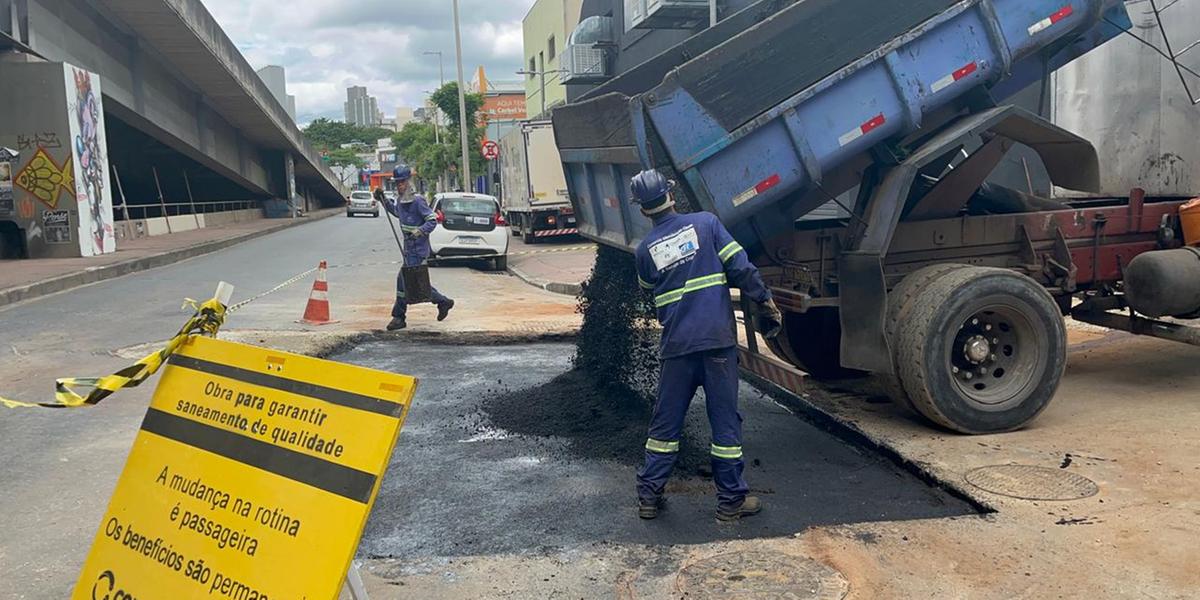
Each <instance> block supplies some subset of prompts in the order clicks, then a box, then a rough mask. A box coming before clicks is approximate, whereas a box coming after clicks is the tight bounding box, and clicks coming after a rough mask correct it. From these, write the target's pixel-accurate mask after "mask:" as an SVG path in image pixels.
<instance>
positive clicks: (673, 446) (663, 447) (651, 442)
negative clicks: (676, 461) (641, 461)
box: [646, 438, 679, 454]
mask: <svg viewBox="0 0 1200 600" xmlns="http://www.w3.org/2000/svg"><path fill="white" fill-rule="evenodd" d="M646 449H647V450H649V451H651V452H658V453H661V454H671V453H674V452H679V440H676V441H674V442H664V441H662V440H656V439H654V438H649V439H647V440H646Z"/></svg>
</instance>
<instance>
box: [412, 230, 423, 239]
mask: <svg viewBox="0 0 1200 600" xmlns="http://www.w3.org/2000/svg"><path fill="white" fill-rule="evenodd" d="M411 237H412V238H413V239H420V238H423V237H425V232H424V231H421V230H420V229H418V230H416V231H414V232H412V234H411Z"/></svg>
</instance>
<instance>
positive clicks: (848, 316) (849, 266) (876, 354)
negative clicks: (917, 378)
mask: <svg viewBox="0 0 1200 600" xmlns="http://www.w3.org/2000/svg"><path fill="white" fill-rule="evenodd" d="M838 279H839V280H840V282H841V288H842V290H843V292H842V294H841V310H840V311H839V313H840V318H841V321H842V350H841V362H842V366H843V367H846V368H849V369H861V370H863V371H871V372H873V373H891V372H892V352H891V349H890V347H889V346H888V340H887V335H886V334H885V333H884V318H885V317H884V316H885V315H886V314H887V283H886V281H885V280H884V278H883V260H882V259H881V258H880V257H879V255H877V254H843V255H842V256H841V257H840V258H839V259H838Z"/></svg>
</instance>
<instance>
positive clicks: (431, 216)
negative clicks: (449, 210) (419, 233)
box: [425, 213, 437, 221]
mask: <svg viewBox="0 0 1200 600" xmlns="http://www.w3.org/2000/svg"><path fill="white" fill-rule="evenodd" d="M425 220H426V221H436V220H437V215H435V214H433V213H429V214H427V215H425Z"/></svg>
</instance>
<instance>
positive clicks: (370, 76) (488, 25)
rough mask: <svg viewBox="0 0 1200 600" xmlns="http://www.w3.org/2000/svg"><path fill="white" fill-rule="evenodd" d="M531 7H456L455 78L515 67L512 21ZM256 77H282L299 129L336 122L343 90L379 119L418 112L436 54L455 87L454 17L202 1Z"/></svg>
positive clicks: (433, 3)
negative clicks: (264, 72) (373, 105)
mask: <svg viewBox="0 0 1200 600" xmlns="http://www.w3.org/2000/svg"><path fill="white" fill-rule="evenodd" d="M533 2H534V0H460V4H461V6H460V13H459V15H460V18H461V21H462V33H463V41H462V45H463V72H464V76H465V77H466V78H467V79H473V78H474V74H475V71H476V69H477V67H478V66H479V65H483V67H484V68H485V70H486V71H487V73H488V76H489V77H490V78H491V79H496V80H500V79H515V78H516V76H515V75H513V72H514V71H516V70H518V69H520V68H521V66H522V60H521V56H522V54H523V51H522V37H521V19H522V18H523V17H524V16H525V14H526V13H527V12H528V10H529V7H530V6H531V5H532V4H533ZM204 4H205V6H206V7H208V10H209V11H210V12H211V13H212V14H213V16H214V17H215V18H216V19H217V22H218V23H220V24H221V27H222V28H223V29H224V30H225V33H226V34H227V35H229V37H230V39H232V40H233V42H234V43H235V44H236V45H237V46H238V48H239V49H240V50H241V51H242V54H244V55H245V56H246V60H248V61H249V62H250V64H251V65H252V66H254V67H255V68H259V67H263V66H265V65H269V64H276V65H282V66H283V67H284V68H285V69H287V80H288V91H289V93H291V94H295V96H296V111H297V116H298V120H299V121H300V122H302V123H303V122H308V121H311V120H313V119H315V118H317V117H329V118H334V119H341V118H342V103H343V102H344V101H345V98H346V88H347V87H349V86H351V85H365V86H367V89H368V91H369V92H370V93H371V95H373V96H375V97H377V98H378V99H379V107H380V110H382V111H384V113H385V114H389V115H390V114H392V113H393V111H395V109H396V107H397V106H414V107H415V106H421V104H422V103H423V99H424V96H425V94H426V93H427V92H428V91H431V90H433V89H435V88H436V87H437V86H438V59H437V57H436V56H425V55H423V54H422V52H425V51H441V52H442V53H443V60H444V66H445V74H446V80H447V81H453V79H454V77H455V74H456V73H455V63H454V31H453V15H452V12H451V5H450V2H449V1H447V0H289V1H288V2H286V3H282V4H281V3H280V2H278V1H277V0H204Z"/></svg>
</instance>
